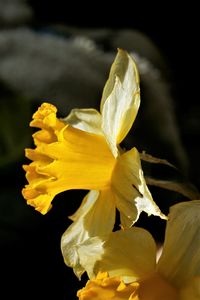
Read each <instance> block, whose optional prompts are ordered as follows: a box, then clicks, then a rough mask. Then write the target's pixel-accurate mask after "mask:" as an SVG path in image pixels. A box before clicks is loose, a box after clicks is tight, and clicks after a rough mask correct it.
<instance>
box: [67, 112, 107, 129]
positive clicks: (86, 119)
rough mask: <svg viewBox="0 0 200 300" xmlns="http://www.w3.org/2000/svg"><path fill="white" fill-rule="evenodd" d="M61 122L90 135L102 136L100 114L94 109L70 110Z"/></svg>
mask: <svg viewBox="0 0 200 300" xmlns="http://www.w3.org/2000/svg"><path fill="white" fill-rule="evenodd" d="M63 121H64V122H65V123H67V124H70V125H71V126H72V127H74V128H78V129H81V130H84V131H87V132H90V133H96V134H103V132H102V129H101V114H100V113H99V112H98V111H97V110H96V109H92V108H88V109H72V110H71V112H70V114H69V115H68V116H67V117H66V118H64V119H63Z"/></svg>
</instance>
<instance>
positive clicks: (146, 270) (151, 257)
mask: <svg viewBox="0 0 200 300" xmlns="http://www.w3.org/2000/svg"><path fill="white" fill-rule="evenodd" d="M92 240H93V241H92V242H90V243H89V242H88V241H87V242H85V245H82V247H81V248H80V249H79V251H80V252H82V253H81V255H80V257H81V259H82V261H81V263H82V265H83V266H86V269H87V272H88V274H89V277H90V278H91V280H89V281H88V283H87V285H86V287H84V288H83V289H82V290H80V291H79V292H78V297H79V299H80V300H93V299H94V300H97V299H98V300H103V299H106V300H110V299H115V300H116V299H118V300H161V299H162V300H199V299H200V201H199V200H196V201H195V200H194V201H191V202H182V203H179V204H176V205H174V206H173V207H172V208H171V209H170V214H169V219H168V221H167V227H166V235H165V241H164V245H163V251H162V253H161V256H160V257H159V259H158V260H157V259H156V244H155V242H154V240H153V238H152V236H151V235H150V233H149V232H148V231H146V230H144V229H142V228H137V227H133V228H129V229H126V230H120V231H116V232H112V233H111V235H110V238H109V239H108V240H106V241H101V239H100V238H99V237H96V238H92ZM88 245H89V249H88ZM97 249H98V251H97ZM88 250H89V251H90V257H91V258H90V257H88V255H87V254H86V253H87V251H88ZM96 252H98V257H97V256H96V259H97V260H96V259H95V258H94V257H93V256H95V253H96ZM84 253H85V254H86V255H84ZM86 259H87V263H86V261H85V260H86ZM95 274H98V275H97V277H96V278H94V276H95Z"/></svg>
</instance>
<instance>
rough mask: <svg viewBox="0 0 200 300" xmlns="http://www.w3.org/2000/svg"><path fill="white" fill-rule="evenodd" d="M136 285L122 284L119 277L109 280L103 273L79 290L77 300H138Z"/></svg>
mask: <svg viewBox="0 0 200 300" xmlns="http://www.w3.org/2000/svg"><path fill="white" fill-rule="evenodd" d="M138 286H139V284H138V283H132V284H124V282H123V281H122V280H121V279H120V278H119V277H113V278H110V277H108V276H106V275H105V273H103V276H102V275H101V274H100V276H97V278H96V279H94V280H89V281H88V282H87V284H86V286H85V287H84V288H83V289H81V290H79V291H78V293H77V296H78V298H79V300H139V298H138V296H137V290H138Z"/></svg>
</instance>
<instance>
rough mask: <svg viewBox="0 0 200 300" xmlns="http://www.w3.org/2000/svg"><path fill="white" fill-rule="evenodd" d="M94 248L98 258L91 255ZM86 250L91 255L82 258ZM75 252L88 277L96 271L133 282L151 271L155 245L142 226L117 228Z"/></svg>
mask: <svg viewBox="0 0 200 300" xmlns="http://www.w3.org/2000/svg"><path fill="white" fill-rule="evenodd" d="M96 249H98V254H99V258H98V259H94V258H93V253H95V252H96ZM88 252H89V253H90V254H91V255H90V256H89V257H87V259H85V257H86V256H85V254H87V253H88ZM79 253H80V257H81V259H82V261H81V263H82V265H83V266H84V267H85V269H86V271H87V272H88V274H89V277H93V276H94V275H96V274H97V273H98V272H99V271H100V272H108V274H109V276H111V277H112V276H120V277H122V278H123V279H124V280H125V281H126V282H133V281H135V280H138V279H143V278H145V277H148V275H149V274H151V273H153V272H154V271H155V265H156V245H155V242H154V240H153V238H152V236H151V234H150V233H149V232H148V231H146V230H144V229H142V228H137V227H133V228H129V229H126V230H118V231H116V232H113V233H111V234H110V236H109V238H107V239H105V241H103V240H101V239H99V238H93V239H91V241H90V240H88V241H86V242H85V243H84V244H83V245H82V247H80V248H79Z"/></svg>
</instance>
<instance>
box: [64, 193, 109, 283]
mask: <svg viewBox="0 0 200 300" xmlns="http://www.w3.org/2000/svg"><path fill="white" fill-rule="evenodd" d="M73 219H74V220H75V221H74V222H73V223H72V224H71V225H70V226H69V227H68V229H67V230H66V231H65V233H64V234H63V236H62V239H61V250H62V254H63V258H64V261H65V263H66V264H67V265H68V266H70V267H72V268H73V269H74V272H75V274H76V275H77V276H78V277H79V278H80V276H81V275H82V273H83V272H84V271H85V268H84V266H83V264H82V260H83V258H82V256H81V254H80V253H79V248H81V247H82V244H83V243H84V242H85V241H87V240H88V239H89V240H90V238H91V237H94V236H105V235H109V234H110V232H111V231H112V229H113V226H114V222H115V204H114V201H113V199H112V194H111V192H110V191H109V190H107V191H102V192H97V191H90V192H89V193H88V194H87V196H86V197H85V198H84V200H83V204H82V205H81V207H80V208H79V210H78V211H77V212H76V214H75V216H73ZM90 256H91V252H90V251H88V252H87V253H86V254H84V259H85V260H88V261H89V257H90ZM97 257H99V254H98V250H97V251H96V253H95V255H94V253H93V256H92V258H93V259H97ZM88 265H89V263H88Z"/></svg>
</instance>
